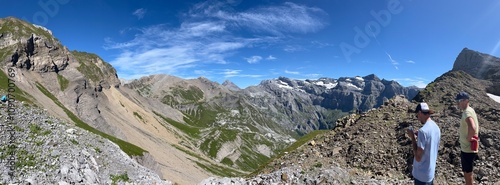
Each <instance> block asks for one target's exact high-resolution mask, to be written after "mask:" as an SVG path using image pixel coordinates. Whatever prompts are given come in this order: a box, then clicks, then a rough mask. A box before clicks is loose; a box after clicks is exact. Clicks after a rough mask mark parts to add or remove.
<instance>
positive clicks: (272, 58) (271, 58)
mask: <svg viewBox="0 0 500 185" xmlns="http://www.w3.org/2000/svg"><path fill="white" fill-rule="evenodd" d="M276 59H277V58H276V57H274V56H272V55H269V56H268V57H267V58H266V60H276Z"/></svg>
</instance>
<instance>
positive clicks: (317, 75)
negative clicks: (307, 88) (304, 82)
mask: <svg viewBox="0 0 500 185" xmlns="http://www.w3.org/2000/svg"><path fill="white" fill-rule="evenodd" d="M304 76H306V77H308V78H314V79H315V78H319V77H320V76H321V74H316V73H313V74H306V75H304Z"/></svg>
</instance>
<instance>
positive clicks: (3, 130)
mask: <svg viewBox="0 0 500 185" xmlns="http://www.w3.org/2000/svg"><path fill="white" fill-rule="evenodd" d="M7 72H8V73H7V87H8V89H7V95H6V96H7V101H5V103H6V104H7V105H6V106H4V105H2V108H5V110H6V112H7V118H6V121H5V122H3V123H0V138H1V140H0V142H2V143H1V146H2V148H3V150H2V151H1V152H0V163H4V166H5V167H6V168H7V173H6V174H7V175H8V176H9V178H10V180H13V179H14V176H15V174H14V173H15V170H16V169H15V168H16V160H17V159H16V150H17V147H18V146H17V144H16V129H15V127H16V121H15V119H14V115H15V114H16V107H15V104H14V101H16V99H15V95H14V93H15V92H16V84H15V81H14V80H13V79H12V78H14V77H16V71H15V69H14V68H12V67H10V68H9V69H8V70H7ZM0 177H1V176H0Z"/></svg>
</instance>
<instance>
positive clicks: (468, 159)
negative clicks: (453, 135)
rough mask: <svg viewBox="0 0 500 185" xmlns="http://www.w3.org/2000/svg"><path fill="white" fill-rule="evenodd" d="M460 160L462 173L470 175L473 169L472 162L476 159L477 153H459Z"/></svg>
mask: <svg viewBox="0 0 500 185" xmlns="http://www.w3.org/2000/svg"><path fill="white" fill-rule="evenodd" d="M460 159H461V160H462V171H463V172H465V173H470V172H472V170H473V167H474V160H476V159H477V153H465V152H460Z"/></svg>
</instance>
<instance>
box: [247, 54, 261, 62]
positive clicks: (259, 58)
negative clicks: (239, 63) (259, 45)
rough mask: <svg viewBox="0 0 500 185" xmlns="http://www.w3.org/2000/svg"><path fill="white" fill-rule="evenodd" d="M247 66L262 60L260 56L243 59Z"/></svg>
mask: <svg viewBox="0 0 500 185" xmlns="http://www.w3.org/2000/svg"><path fill="white" fill-rule="evenodd" d="M245 59H246V60H247V62H248V63H249V64H255V63H258V62H259V61H261V60H262V57H261V56H252V57H250V58H245Z"/></svg>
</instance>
